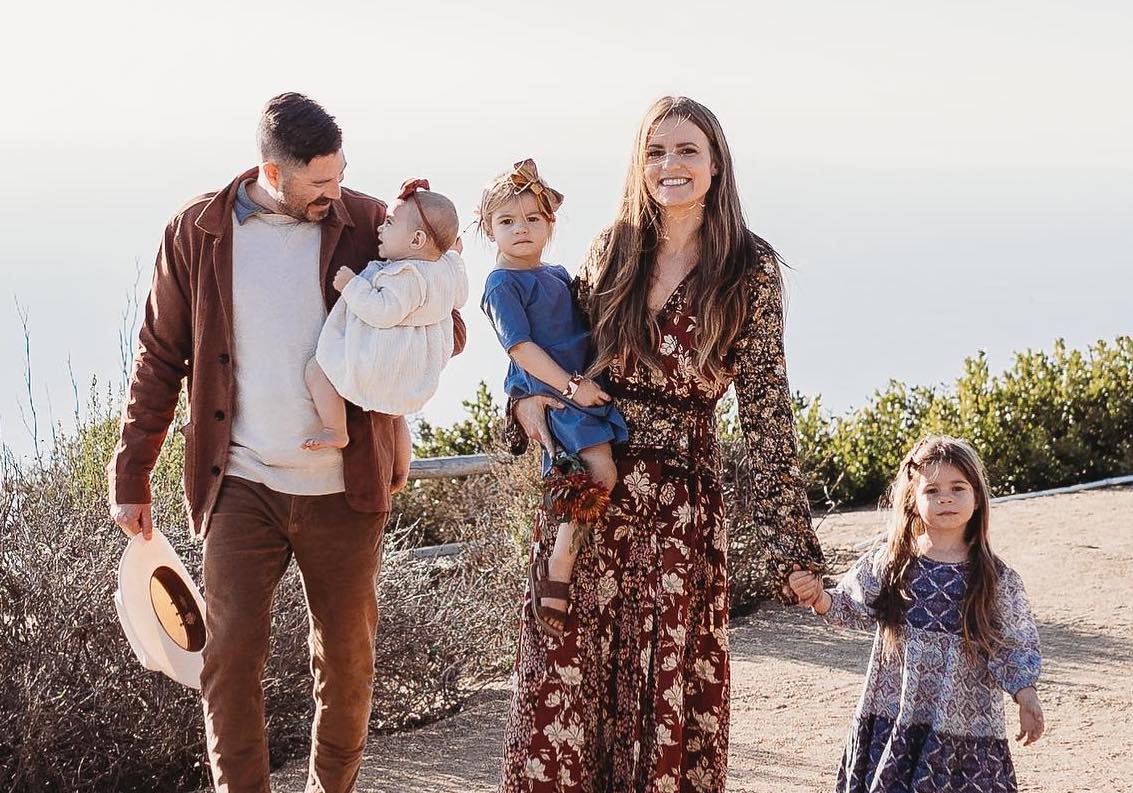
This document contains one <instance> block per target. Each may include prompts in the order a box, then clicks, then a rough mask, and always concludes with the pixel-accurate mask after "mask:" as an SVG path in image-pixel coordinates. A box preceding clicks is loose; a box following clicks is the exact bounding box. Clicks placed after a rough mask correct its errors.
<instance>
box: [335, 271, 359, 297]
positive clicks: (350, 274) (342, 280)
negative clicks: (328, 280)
mask: <svg viewBox="0 0 1133 793" xmlns="http://www.w3.org/2000/svg"><path fill="white" fill-rule="evenodd" d="M354 275H355V273H354V271H353V270H351V269H350V268H349V267H339V268H338V272H337V273H335V274H334V288H335V289H336V290H338V291H339V292H341V291H342V290H343V289H345V288H346V285H347V284H348V283H350V282H351V281H352V280H353V279H354Z"/></svg>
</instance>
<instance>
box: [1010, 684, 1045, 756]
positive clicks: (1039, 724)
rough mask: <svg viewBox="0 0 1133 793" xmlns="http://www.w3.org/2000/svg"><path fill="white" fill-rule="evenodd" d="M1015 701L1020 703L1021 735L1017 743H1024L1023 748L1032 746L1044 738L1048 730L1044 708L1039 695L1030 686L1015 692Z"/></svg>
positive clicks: (1017, 737) (1016, 737) (1016, 738)
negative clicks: (1044, 733) (1044, 718)
mask: <svg viewBox="0 0 1133 793" xmlns="http://www.w3.org/2000/svg"><path fill="white" fill-rule="evenodd" d="M1015 701H1016V702H1017V703H1019V734H1018V735H1016V736H1015V740H1016V741H1023V738H1024V737H1026V739H1027V740H1025V741H1023V746H1030V745H1031V744H1033V743H1034V742H1035V741H1037V740H1038V739H1039V738H1041V737H1042V734H1043V732H1044V731H1045V730H1046V723H1045V722H1044V721H1043V708H1042V705H1040V704H1039V695H1038V693H1037V692H1036V691H1035V690H1034V689H1033V688H1031V687H1030V686H1028V687H1027V688H1023V689H1020V690H1019V691H1016V692H1015Z"/></svg>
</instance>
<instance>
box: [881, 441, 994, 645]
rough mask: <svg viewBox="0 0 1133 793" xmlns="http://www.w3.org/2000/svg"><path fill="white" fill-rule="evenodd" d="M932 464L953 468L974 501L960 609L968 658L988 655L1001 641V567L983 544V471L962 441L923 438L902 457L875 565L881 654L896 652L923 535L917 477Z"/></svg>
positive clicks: (985, 531)
mask: <svg viewBox="0 0 1133 793" xmlns="http://www.w3.org/2000/svg"><path fill="white" fill-rule="evenodd" d="M935 465H952V466H955V467H956V468H958V469H959V470H960V471H961V472H962V473H963V474H964V477H965V478H966V479H967V480H968V482H970V483H971V485H972V489H973V491H974V492H975V497H976V509H975V512H973V513H972V517H971V520H969V521H968V526H967V528H966V529H965V531H964V539H965V540H966V541H967V543H968V575H967V590H966V592H965V594H964V600H963V603H962V604H961V607H960V613H961V633H962V636H963V641H964V650H965V651H966V652H967V653H969V654H970V655H973V656H974V655H976V654H977V653H983V654H990V653H991V652H992V651H994V650H995V648H996V647H998V646H999V644H1000V643H1001V641H1002V637H1001V635H1000V632H999V627H998V625H999V615H998V613H997V610H996V590H997V588H998V585H999V567H1000V562H999V559H998V557H996V555H995V554H994V553H992V550H991V546H990V545H989V544H988V512H989V510H990V507H991V499H990V496H989V488H988V484H987V472H986V471H985V470H984V465H983V462H982V461H981V460H980V457H979V455H978V454H977V453H976V450H975V449H973V448H972V446H971V445H970V444H969V443H968V442H967V441H964V440H960V439H959V438H952V437H949V436H947V435H928V436H926V437H924V438H921V440H919V441H917V443H916V444H915V445H914V446H913V448H912V451H910V452H909V453H908V454H907V455H905V459H904V460H903V461H902V462H901V467H900V469H899V470H898V472H897V478H896V479H894V480H893V483H892V485H890V487H889V493H888V496H887V499H886V501H887V502H888V506H889V507H890V510H891V513H890V523H889V537H888V540H887V541H886V545H885V551H884V553H883V554H882V555H881V557H880V558H879V560H878V578H879V579H880V582H881V589H880V592H879V593H878V595H877V599H876V600H874V602H873V604H872V605H873V609H874V611H875V612H876V614H877V622H878V625H879V626H880V629H881V639H882V650H883V652H884V653H885V654H886V655H887V656H889V657H893V656H895V655H896V654H898V652H899V648H900V637H901V626H902V624H903V622H904V616H905V609H906V607H907V606H908V604H909V601H910V600H911V595H910V594H909V592H908V590H907V586H908V576H909V569H910V567H911V566H912V563H913V561H914V560H915V559H916V558H917V556H918V553H917V537H918V536H919V535H921V534H922V533H924V532H925V531H926V529H925V525H924V523H923V522H922V521H921V518H920V515H919V514H918V512H917V495H916V490H917V487H916V478H917V475H918V474H919V473H922V472H924V471H926V470H928V469H929V468H931V467H932V466H935Z"/></svg>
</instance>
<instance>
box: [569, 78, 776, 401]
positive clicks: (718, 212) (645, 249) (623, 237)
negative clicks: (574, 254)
mask: <svg viewBox="0 0 1133 793" xmlns="http://www.w3.org/2000/svg"><path fill="white" fill-rule="evenodd" d="M671 116H676V117H679V118H686V119H688V120H690V121H692V123H694V124H696V126H698V127H699V128H700V129H701V131H703V132H704V134H705V136H707V138H708V143H709V146H710V148H711V155H712V162H713V164H714V165H715V166H716V175H715V177H713V179H712V185H711V186H710V187H709V189H708V194H707V195H706V196H705V199H704V201H705V206H704V223H703V225H702V226H701V229H700V239H699V247H700V256H699V260H698V261H697V263H696V266H695V267H694V268H693V270H692V272H691V273H690V274H689V276H688V280H687V289H688V297H689V303H690V306H691V310H692V313H693V315H694V316H696V317H697V324H696V330H695V339H696V349H697V351H698V353H697V359H696V361H695V364H696V368H697V369H698V371H699V372H700V374H701V376H702V377H703V378H704V379H705V380H708V381H715V380H719V379H720V378H721V377H722V376H723V375H724V372H725V369H726V365H727V364H726V359H727V356H728V351H729V350H730V349H731V346H732V344H733V342H734V341H735V340H736V337H737V335H738V334H739V333H740V332H741V330H742V329H743V325H744V321H745V319H746V317H747V311H748V300H749V297H750V295H749V291H750V288H749V285H748V279H747V278H745V274H746V272H747V270H748V268H749V267H752V266H755V265H756V263H757V262H758V261H759V259H760V258H762V257H765V256H771V257H774V258H775V259H776V260H778V257H777V255H776V254H775V251H774V250H773V249H772V248H771V246H770V245H768V244H767V243H766V242H764V241H763V240H762V239H760V238H759V237H757V236H755V235H754V234H752V233H751V232H750V231H748V229H747V225H746V224H745V222H744V217H743V211H742V209H741V207H740V199H739V193H738V191H737V189H736V179H735V171H734V169H733V167H732V154H731V151H729V149H728V142H727V140H726V139H725V138H724V131H723V129H721V127H720V122H719V121H718V120H717V119H716V116H714V115H713V114H712V111H710V110H709V109H708V108H706V107H705V106H704V105H702V104H700V103H699V102H695V101H693V100H692V99H689V98H688V97H684V96H666V97H662V98H661V99H658V100H657V101H656V102H654V103H653V106H652V107H650V108H649V110H648V111H646V113H645V117H644V118H642V120H641V126H640V128H639V129H638V131H637V139H636V140H635V142H634V148H633V157H632V159H631V162H630V166H629V174H628V175H627V177H626V184H625V192H624V194H623V197H622V204H621V208H620V209H619V211H618V215H617V218H616V219H615V221H614V225H613V227H612V228H611V230H610V236H609V241H608V244H607V245H606V247H605V250H604V251H603V252H602V253H601V255H600V257H599V260H598V263H597V264H598V273H597V278H596V280H595V283H594V287H593V289H592V291H591V298H590V322H591V329H592V332H593V337H594V347H595V349H596V350H597V351H598V356H597V359H596V360H595V362H594V365H593V366H592V367H591V371H601V370H603V369H605V368H606V367H607V366H609V364H610V363H612V362H613V361H615V360H619V361H626V362H628V361H636V362H638V363H639V364H641V365H644V366H646V367H648V368H650V369H652V370H654V371H658V370H659V368H660V367H659V364H660V361H659V358H658V355H657V346H658V339H659V336H660V327H659V324H658V322H657V318H656V317H655V316H654V315H653V313H652V312H651V311H650V310H649V305H648V297H649V287H650V283H651V281H652V279H653V273H654V269H655V262H656V257H657V250H658V247H659V243H660V240H661V233H662V228H661V210H660V207H659V206H657V204H656V203H655V202H654V201H653V199H652V197H650V195H649V191H648V189H647V188H646V184H645V150H646V145H647V144H648V142H649V135H650V134H651V133H652V131H653V130H654V128H656V126H657V124H658V123H660V122H661V121H663V120H664V119H666V118H669V117H671Z"/></svg>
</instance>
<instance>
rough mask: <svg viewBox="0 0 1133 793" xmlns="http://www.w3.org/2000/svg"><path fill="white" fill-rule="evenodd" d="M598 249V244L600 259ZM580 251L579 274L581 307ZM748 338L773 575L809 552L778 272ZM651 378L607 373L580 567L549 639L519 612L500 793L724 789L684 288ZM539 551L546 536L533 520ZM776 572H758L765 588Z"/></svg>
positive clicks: (767, 278) (715, 581)
mask: <svg viewBox="0 0 1133 793" xmlns="http://www.w3.org/2000/svg"><path fill="white" fill-rule="evenodd" d="M599 244H600V243H599ZM596 258H597V256H596V249H592V253H591V255H590V256H589V257H588V259H587V262H586V263H585V264H584V265H583V267H582V270H581V272H580V273H579V285H578V286H579V289H578V291H579V300H580V302H583V305H584V306H585V301H586V300H587V297H588V294H589V284H590V283H591V282H592V280H593V278H594V269H595V261H596ZM750 277H751V279H752V282H751V284H752V290H751V303H750V310H749V312H748V318H747V322H746V325H745V327H744V329H743V331H742V333H741V335H740V337H739V339H738V341H737V343H736V344H735V346H734V349H733V350H732V353H731V356H730V357H729V363H730V368H731V371H732V373H733V376H734V382H735V386H736V394H737V399H738V402H739V414H740V421H741V424H742V426H743V429H744V433H745V435H746V439H747V446H748V452H749V456H750V459H751V464H752V466H753V471H754V472H755V473H756V476H757V480H756V481H757V482H758V487H759V488H760V490H761V493H760V494H759V497H758V498H757V499H756V502H757V504H758V506H757V508H756V512H755V514H754V515H753V516H752V517H753V519H754V520H755V521H756V522H757V523H758V524H762V526H763V527H765V528H766V529H767V530H766V531H764V532H762V533H764V534H766V535H767V536H768V537H770V541H771V542H772V543H773V544H774V545H776V547H775V548H773V549H772V550H773V553H772V557H773V558H774V559H776V560H778V561H780V562H784V561H797V562H799V563H801V564H804V565H807V564H811V565H813V564H814V563H815V562H818V561H820V560H821V551H820V549H819V547H818V543H817V541H816V540H815V538H814V534H813V532H812V530H811V525H810V509H809V505H808V502H807V498H806V493H805V490H804V488H803V486H802V483H801V476H800V472H799V469H798V464H797V448H796V441H795V435H794V423H793V418H792V413H791V401H790V392H789V391H788V387H787V378H786V369H785V366H784V359H783V313H782V295H781V282H780V275H779V268H778V264H777V262H776V261H775V259H774V258H772V257H771V256H770V255H769V256H766V257H764V258H763V259H762V260H761V261H760V262H759V263H758V265H756V266H753V267H752V270H751V274H750ZM658 320H659V322H660V326H661V334H660V346H659V349H658V353H659V355H660V359H661V365H662V370H663V371H662V375H661V376H660V377H652V376H650V374H649V372H648V370H647V369H646V368H645V367H640V368H633V367H626V366H615V367H612V368H611V371H610V372H609V387H608V389H607V390H609V392H610V393H611V394H612V395H613V396H614V398H615V403H616V405H617V407H618V409H619V410H621V411H622V413H623V414H624V415H625V417H626V420H627V422H628V424H629V429H630V441H629V444H628V445H627V446H625V447H619V448H616V449H615V461H616V462H617V467H618V484H617V486H616V487H615V489H614V491H613V492H612V493H611V501H610V507H609V509H608V511H607V516H606V518H605V520H604V521H603V522H602V523H601V524H600V525H598V526H596V527H595V528H594V531H593V533H592V536H591V539H590V541H589V542H588V543H587V545H586V546H585V547H584V548H583V550H582V551H581V552H580V553H579V556H578V560H577V562H576V563H575V567H574V575H573V579H572V582H571V601H570V609H569V617H568V620H567V623H566V630H565V633H564V635H563V638H562V639H552V638H548V637H546V636H544V635H543V634H541V633H540V632H539V631H538V630H536V629H535V625H534V622H533V619H532V617H531V614H530V609H529V608H528V605H529V604H528V602H527V600H528V599H529V598H530V596H531V594H530V592H528V593H527V595H526V596H525V602H524V609H523V615H524V616H523V629H522V636H521V639H520V645H519V653H518V658H517V660H516V669H515V677H516V691H515V695H514V699H513V700H512V705H511V710H510V713H509V715H508V721H507V727H506V731H505V756H504V768H503V785H502V790H503V791H506V793H519V792H520V791H525V792H526V791H559V792H560V793H630V792H631V791H632V792H635V793H636V792H640V793H654V791H656V793H675V791H722V790H724V786H725V780H726V778H727V762H728V701H729V662H728V578H727V548H728V535H727V526H726V524H725V520H724V506H723V502H722V497H721V485H720V473H719V468H720V466H719V448H718V445H717V441H716V435H715V428H716V421H715V410H714V408H715V405H716V402H717V400H718V399H720V397H721V396H722V395H723V394H724V392H725V391H726V390H727V387H728V385H729V382H720V383H710V382H705V381H704V380H702V379H701V378H700V377H699V375H698V372H697V369H696V366H695V360H696V355H695V352H694V347H693V344H694V333H693V331H694V328H695V327H696V317H695V316H692V315H691V314H690V313H689V306H688V303H687V300H686V289H685V284H684V283H682V284H681V285H679V286H678V287H677V289H676V290H675V291H674V292H673V294H672V296H671V297H670V298H669V300H668V302H667V303H666V304H665V306H664V308H663V309H662V311H661V313H660V314H659V315H658ZM536 523H537V525H536V532H537V533H536V536H540V533H541V535H542V537H543V541H542V542H541V543H540V553H542V554H543V555H549V552H550V548H551V547H552V546H553V545H554V536H553V534H554V531H555V526H554V522H553V521H551V522H547V521H546V520H545V518H544V516H543V515H542V514H540V515H538V516H537V517H536ZM779 567H780V566H776V569H775V570H770V571H768V573H767V574H768V576H769V578H770V579H772V581H771V583H772V584H774V585H781V583H782V580H783V579H782V573H781V572H780V571H779Z"/></svg>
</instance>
